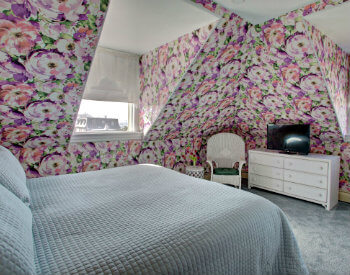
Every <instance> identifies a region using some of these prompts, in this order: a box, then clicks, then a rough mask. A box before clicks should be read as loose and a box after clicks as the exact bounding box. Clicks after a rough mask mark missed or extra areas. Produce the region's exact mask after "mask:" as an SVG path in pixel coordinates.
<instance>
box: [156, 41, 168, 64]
mask: <svg viewBox="0 0 350 275" xmlns="http://www.w3.org/2000/svg"><path fill="white" fill-rule="evenodd" d="M168 54H169V48H168V45H167V44H166V45H163V46H160V47H159V49H158V63H159V64H163V65H165V64H166V62H167V60H168Z"/></svg>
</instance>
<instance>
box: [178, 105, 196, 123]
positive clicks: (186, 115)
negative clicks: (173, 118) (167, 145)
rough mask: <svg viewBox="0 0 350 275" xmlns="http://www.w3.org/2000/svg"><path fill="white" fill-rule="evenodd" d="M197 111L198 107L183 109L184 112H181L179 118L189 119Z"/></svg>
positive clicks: (181, 119) (180, 119)
mask: <svg viewBox="0 0 350 275" xmlns="http://www.w3.org/2000/svg"><path fill="white" fill-rule="evenodd" d="M195 112H196V108H192V109H185V110H183V111H182V113H180V114H179V116H178V120H179V121H184V120H187V119H189V118H190V117H191V116H192V115H193V114H194V113H195Z"/></svg>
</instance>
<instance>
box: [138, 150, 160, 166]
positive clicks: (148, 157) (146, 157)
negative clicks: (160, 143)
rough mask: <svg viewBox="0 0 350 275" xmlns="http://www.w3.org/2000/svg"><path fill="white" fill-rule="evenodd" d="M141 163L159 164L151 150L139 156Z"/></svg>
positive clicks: (144, 151) (142, 152) (143, 151)
mask: <svg viewBox="0 0 350 275" xmlns="http://www.w3.org/2000/svg"><path fill="white" fill-rule="evenodd" d="M139 162H140V163H151V164H152V163H157V156H156V154H155V153H154V151H153V150H152V149H151V148H146V149H143V150H142V151H141V153H140V156H139Z"/></svg>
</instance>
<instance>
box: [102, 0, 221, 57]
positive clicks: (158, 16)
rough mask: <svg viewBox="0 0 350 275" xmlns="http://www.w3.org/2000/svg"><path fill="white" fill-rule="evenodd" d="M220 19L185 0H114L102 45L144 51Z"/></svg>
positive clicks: (141, 52)
mask: <svg viewBox="0 0 350 275" xmlns="http://www.w3.org/2000/svg"><path fill="white" fill-rule="evenodd" d="M217 20H218V17H217V16H216V15H215V14H212V13H210V12H209V11H208V10H207V9H198V7H196V6H195V5H193V4H192V3H191V2H190V1H185V0H147V1H145V0H114V1H111V3H110V5H109V8H108V13H107V16H106V22H105V24H104V26H103V30H102V33H101V37H100V41H99V46H102V47H105V48H110V49H115V50H119V51H124V52H131V53H137V54H144V53H147V52H149V51H151V50H153V49H155V48H157V47H159V46H161V45H164V44H166V43H168V42H169V41H173V40H176V39H177V38H178V37H180V36H182V35H185V34H187V33H191V32H192V31H193V30H196V29H198V28H201V27H202V26H206V25H209V24H211V23H213V22H215V21H217Z"/></svg>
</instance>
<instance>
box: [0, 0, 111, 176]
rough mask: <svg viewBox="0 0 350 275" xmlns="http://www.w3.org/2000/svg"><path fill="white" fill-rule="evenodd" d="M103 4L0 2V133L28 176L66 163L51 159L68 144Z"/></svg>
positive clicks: (98, 0) (88, 0)
mask: <svg viewBox="0 0 350 275" xmlns="http://www.w3.org/2000/svg"><path fill="white" fill-rule="evenodd" d="M107 5H108V0H69V1H53V0H47V1H43V0H35V1H34V0H33V1H26V0H11V1H9V0H2V1H1V3H0V49H1V50H0V111H1V118H0V138H1V144H2V145H3V146H6V147H7V148H9V149H10V150H11V151H12V152H14V153H15V154H16V156H17V157H19V158H20V159H21V160H22V161H23V165H24V166H25V168H26V171H27V175H28V176H29V177H32V176H35V175H38V174H40V175H48V174H49V173H48V171H49V169H48V168H43V167H46V166H47V165H49V166H50V165H53V166H57V165H59V166H60V167H58V168H57V169H56V171H52V172H53V174H57V173H58V172H61V171H59V170H60V169H61V170H62V171H64V170H65V160H63V159H60V161H58V162H57V163H56V162H54V161H52V160H53V159H58V156H59V155H62V154H63V152H64V151H65V150H66V149H67V147H68V143H69V140H70V136H71V133H72V130H73V122H74V120H75V116H76V113H77V111H78V108H79V104H80V100H81V97H82V93H83V88H84V85H85V81H86V78H87V75H88V71H89V68H90V64H91V61H92V58H93V55H94V50H95V48H96V44H97V40H98V37H99V33H100V31H101V28H102V24H103V21H104V17H105V14H106V10H107ZM48 163H49V164H48ZM50 163H51V164H50ZM51 168H52V167H51ZM51 168H50V169H51ZM72 169H73V168H72ZM79 169H80V168H79Z"/></svg>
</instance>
